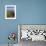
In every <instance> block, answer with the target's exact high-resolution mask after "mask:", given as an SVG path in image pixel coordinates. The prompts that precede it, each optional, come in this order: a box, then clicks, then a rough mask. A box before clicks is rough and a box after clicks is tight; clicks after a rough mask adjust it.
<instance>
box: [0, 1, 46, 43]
mask: <svg viewBox="0 0 46 46" xmlns="http://www.w3.org/2000/svg"><path fill="white" fill-rule="evenodd" d="M6 4H7V5H8V4H12V5H16V16H17V18H16V20H5V19H4V16H5V8H4V6H5V5H6ZM17 24H46V0H0V44H2V43H8V39H7V36H8V34H9V32H16V34H17V32H18V30H17ZM16 43H17V40H16Z"/></svg>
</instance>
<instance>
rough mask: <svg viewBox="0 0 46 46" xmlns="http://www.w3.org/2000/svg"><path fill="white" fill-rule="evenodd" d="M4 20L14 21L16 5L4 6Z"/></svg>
mask: <svg viewBox="0 0 46 46" xmlns="http://www.w3.org/2000/svg"><path fill="white" fill-rule="evenodd" d="M5 19H16V5H5Z"/></svg>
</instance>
